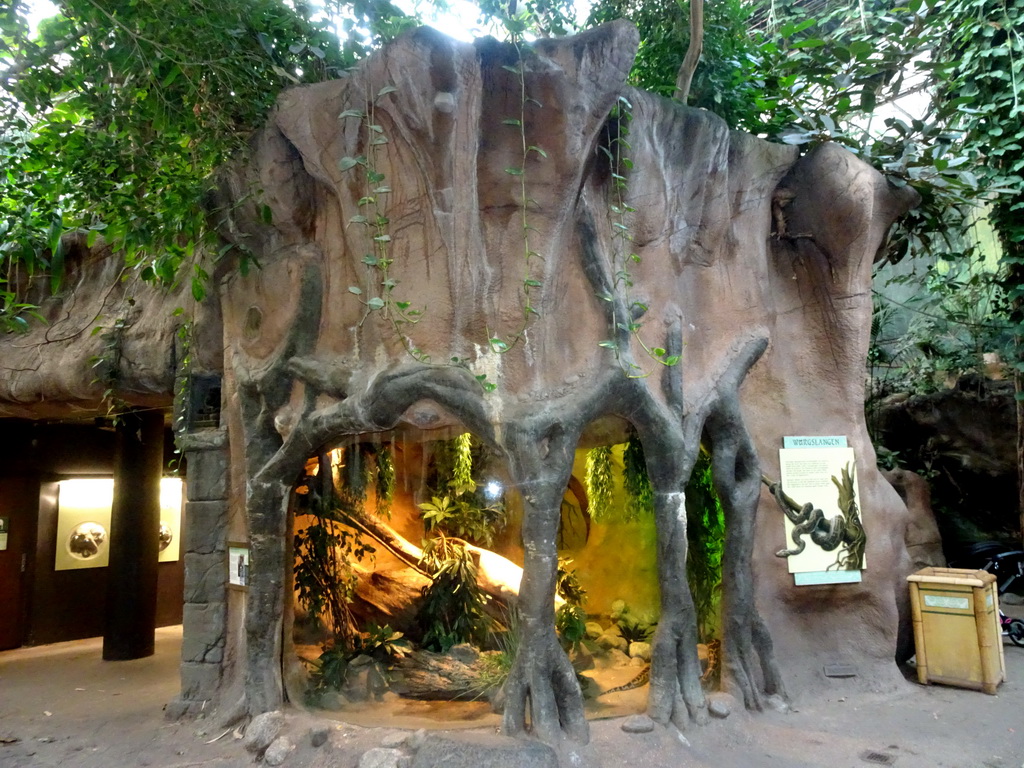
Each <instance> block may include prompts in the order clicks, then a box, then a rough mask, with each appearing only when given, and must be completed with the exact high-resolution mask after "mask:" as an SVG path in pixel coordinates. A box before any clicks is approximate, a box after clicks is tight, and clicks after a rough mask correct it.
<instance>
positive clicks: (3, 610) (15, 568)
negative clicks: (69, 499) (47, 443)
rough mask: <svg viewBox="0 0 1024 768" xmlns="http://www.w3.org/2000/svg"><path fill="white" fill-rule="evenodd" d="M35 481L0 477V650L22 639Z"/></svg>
mask: <svg viewBox="0 0 1024 768" xmlns="http://www.w3.org/2000/svg"><path fill="white" fill-rule="evenodd" d="M38 511H39V483H38V481H36V480H35V479H34V478H0V529H2V530H0V651H2V650H6V649H8V648H17V647H18V646H19V645H21V644H22V643H23V642H24V639H25V613H26V612H25V607H26V605H25V600H26V595H27V592H28V590H27V586H28V585H27V578H28V570H29V565H30V563H29V560H30V558H31V557H32V549H33V547H34V544H35V535H34V533H35V527H36V518H37V515H38Z"/></svg>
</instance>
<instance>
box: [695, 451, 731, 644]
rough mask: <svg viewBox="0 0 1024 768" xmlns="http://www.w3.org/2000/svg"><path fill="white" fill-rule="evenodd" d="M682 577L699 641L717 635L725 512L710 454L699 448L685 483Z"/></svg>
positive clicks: (706, 640)
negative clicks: (683, 562)
mask: <svg viewBox="0 0 1024 768" xmlns="http://www.w3.org/2000/svg"><path fill="white" fill-rule="evenodd" d="M686 527H687V550H686V578H687V581H688V582H689V584H690V592H691V594H692V595H693V602H694V607H695V608H696V610H697V636H698V637H699V639H700V641H701V642H702V643H708V642H710V641H711V640H712V639H713V638H715V637H721V601H722V556H723V554H724V549H725V513H724V511H723V510H722V504H721V501H720V500H719V498H718V493H717V492H716V491H715V486H714V482H713V480H712V475H711V457H710V456H709V455H708V454H707V453H705V452H704V451H701V452H700V454H699V456H698V457H697V463H696V465H695V466H694V468H693V472H692V474H691V475H690V482H689V483H687V485H686Z"/></svg>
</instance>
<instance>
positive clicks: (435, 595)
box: [416, 534, 491, 653]
mask: <svg viewBox="0 0 1024 768" xmlns="http://www.w3.org/2000/svg"><path fill="white" fill-rule="evenodd" d="M421 565H422V566H423V567H424V568H425V569H426V570H427V571H428V572H429V573H430V574H432V577H433V581H432V582H431V584H429V585H428V586H427V587H424V589H423V602H422V603H421V604H420V609H419V612H418V614H417V617H416V620H417V624H418V626H420V627H422V628H423V638H422V642H421V644H422V646H423V647H424V648H427V649H428V650H434V651H439V652H441V653H444V652H445V651H447V650H448V649H449V648H451V647H452V646H453V645H458V644H460V643H473V644H476V645H480V644H481V643H483V642H484V641H485V640H486V638H487V633H488V630H489V629H490V626H491V619H490V617H489V616H488V615H487V613H486V611H485V608H486V606H487V603H488V601H489V598H488V597H487V595H486V594H485V593H484V592H483V590H481V589H480V586H479V585H478V584H477V566H476V562H475V561H474V560H473V555H472V553H470V552H469V551H467V550H466V547H465V546H464V545H463V544H462V543H461V542H459V541H458V540H453V539H450V538H448V537H447V536H445V535H444V534H438V535H437V536H435V537H434V538H432V539H428V540H427V541H426V543H425V544H424V545H423V556H422V559H421Z"/></svg>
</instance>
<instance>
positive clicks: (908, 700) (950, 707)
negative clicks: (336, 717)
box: [0, 607, 1024, 768]
mask: <svg viewBox="0 0 1024 768" xmlns="http://www.w3.org/2000/svg"><path fill="white" fill-rule="evenodd" d="M1014 612H1015V613H1018V614H1019V613H1020V608H1019V607H1018V608H1017V609H1016V610H1015V611H1014ZM180 644H181V629H180V627H176V628H168V629H161V630H158V632H157V653H156V655H155V656H154V657H151V658H149V659H141V660H137V661H127V662H104V661H102V660H101V658H100V656H101V648H102V643H101V641H100V640H99V639H94V640H85V641H78V642H72V643H61V644H57V645H51V646H44V647H38V648H23V649H18V650H15V651H8V652H4V653H0V768H43V767H44V766H47V767H48V766H71V767H72V768H129V767H132V768H134V767H135V766H156V767H158V768H193V767H197V766H206V767H208V768H236V767H237V768H241V767H242V766H251V765H253V764H254V761H253V758H252V757H251V756H249V755H247V754H245V753H244V751H243V750H242V747H241V743H240V742H239V741H238V739H236V738H234V737H233V734H232V732H231V731H229V730H227V729H225V728H224V727H223V726H221V725H219V724H218V723H217V721H216V720H215V719H211V720H199V721H195V722H188V723H168V722H167V721H166V720H165V719H164V717H163V712H162V710H163V706H164V704H166V703H167V702H168V701H170V700H171V699H173V698H174V696H175V695H176V694H177V691H178V673H177V666H178V654H179V650H180ZM1005 653H1006V662H1007V678H1008V679H1007V682H1005V683H1003V685H1002V686H1001V687H1000V688H999V691H998V695H996V696H987V695H985V694H981V693H977V692H974V691H967V690H961V689H958V688H949V687H942V686H920V685H916V684H914V683H907V684H906V686H904V687H901V688H900V690H898V691H896V692H891V693H887V694H857V693H852V692H847V693H844V692H843V690H842V687H841V684H838V685H837V688H836V691H835V694H834V695H829V696H826V697H823V698H821V699H819V700H815V701H807V700H804V699H803V698H801V699H800V700H798V702H797V711H796V712H792V713H789V714H781V713H777V712H764V713H757V714H748V713H746V712H736V713H734V714H733V715H732V716H731V717H729V718H728V719H727V720H723V721H713V722H712V723H711V724H710V725H708V726H706V727H704V728H692V729H690V730H689V731H687V733H686V737H687V738H688V740H689V742H690V746H682V745H681V744H680V743H679V742H678V740H677V739H674V738H673V739H666V738H665V737H664V734H662V737H660V738H659V737H658V735H657V733H655V734H641V735H628V734H625V733H623V732H622V731H621V730H620V725H621V721H620V720H603V721H596V722H594V723H592V726H591V732H592V743H591V747H590V748H589V749H588V750H587V755H588V761H589V763H588V764H591V765H600V766H601V767H602V768H614V767H616V766H630V768H639V767H640V766H672V767H673V768H723V767H724V768H728V767H729V766H736V767H737V768H740V767H742V768H769V767H772V766H775V767H778V768H783V767H784V768H863V766H868V765H893V766H896V768H1024V648H1017V647H1014V646H1012V645H1009V644H1007V645H1006V648H1005ZM211 714H212V713H211ZM324 725H326V726H327V727H329V728H330V729H331V732H332V736H331V742H330V743H329V745H328V747H329V749H325V748H320V749H319V750H316V749H313V748H312V746H311V745H309V744H308V737H307V736H306V734H308V732H309V729H310V728H312V727H322V726H324ZM289 728H290V732H291V733H293V734H295V739H294V741H295V742H296V743H297V749H296V750H295V751H294V752H293V753H292V757H291V758H289V760H288V761H287V762H286V763H285V764H286V765H287V766H289V767H290V768H307V767H309V768H321V767H327V768H330V767H333V766H338V767H339V768H340V767H342V766H345V767H353V768H354V766H356V765H357V764H358V761H359V757H360V756H361V755H362V753H363V752H365V751H366V750H367V749H369V748H371V747H373V746H376V745H379V744H380V743H381V742H382V741H383V740H385V739H386V738H388V737H393V735H394V733H395V729H394V728H386V727H385V728H360V727H359V726H353V725H339V724H338V723H336V722H330V723H325V722H324V721H320V720H319V719H318V718H316V717H314V716H312V715H309V714H303V713H296V714H294V715H292V716H290V719H289ZM491 730H493V729H491ZM222 734H223V735H222ZM217 736H221V738H219V739H217V740H216V741H214V739H215V738H216V737H217ZM670 742H671V743H670ZM879 756H882V757H883V758H885V759H886V760H888V761H889V762H880V761H879ZM872 760H873V761H872ZM510 768H513V767H511V766H510Z"/></svg>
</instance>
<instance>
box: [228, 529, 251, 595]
mask: <svg viewBox="0 0 1024 768" xmlns="http://www.w3.org/2000/svg"><path fill="white" fill-rule="evenodd" d="M228 586H229V587H234V588H235V589H245V588H246V587H248V586H249V545H248V544H246V543H244V542H237V541H235V542H228Z"/></svg>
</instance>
